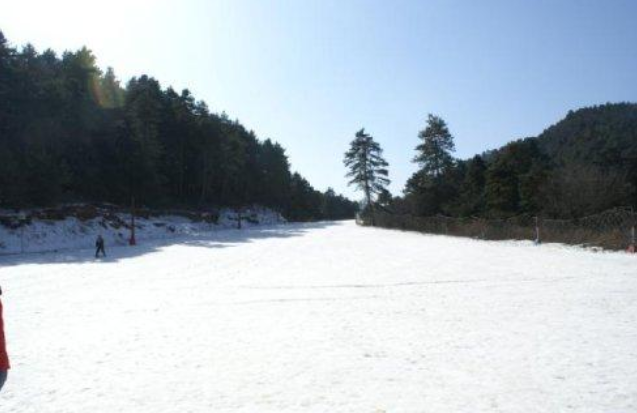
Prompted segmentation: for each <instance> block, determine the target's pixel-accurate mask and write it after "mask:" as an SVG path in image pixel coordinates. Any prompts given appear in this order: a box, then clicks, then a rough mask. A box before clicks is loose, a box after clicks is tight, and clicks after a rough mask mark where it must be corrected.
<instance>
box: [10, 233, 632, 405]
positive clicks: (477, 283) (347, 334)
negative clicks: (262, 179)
mask: <svg viewBox="0 0 637 413" xmlns="http://www.w3.org/2000/svg"><path fill="white" fill-rule="evenodd" d="M107 253H108V254H109V255H108V257H107V258H106V259H104V260H99V261H95V260H94V259H92V251H91V250H76V251H71V252H63V253H57V254H54V253H47V254H30V255H27V256H14V257H4V258H1V259H0V283H1V284H2V287H3V289H4V293H5V294H4V295H3V296H2V298H3V302H4V305H5V322H6V334H7V339H8V345H9V352H10V355H11V358H12V362H13V369H12V370H11V371H10V374H9V381H8V382H7V385H6V387H5V389H3V390H2V392H0V412H2V413H5V412H16V413H31V412H32V413H49V412H59V413H74V412H78V413H80V412H81V413H87V412H91V413H102V412H103V413H113V412H131V413H146V412H148V413H163V412H166V413H168V412H171V413H172V412H180V413H181V412H357V413H358V412H472V413H473V412H508V413H510V412H524V413H528V412H551V413H554V412H566V411H568V412H614V413H617V412H635V411H637V257H635V256H631V255H628V254H620V253H605V252H603V253H600V252H597V253H595V252H591V251H586V250H582V249H577V248H574V247H564V246H558V245H543V246H534V245H532V244H531V243H526V242H484V241H474V240H470V239H463V238H452V237H444V236H430V235H422V234H417V233H409V232H399V231H389V230H382V229H373V228H361V227H357V226H356V225H355V224H354V223H349V222H348V223H319V224H307V225H297V224H294V225H292V224H288V225H280V226H276V227H271V228H252V229H247V230H225V231H217V232H215V233H209V234H207V235H205V234H204V235H201V236H198V237H184V238H180V239H172V240H163V241H148V242H145V243H142V244H141V245H139V246H137V247H112V246H111V247H110V248H109V245H107Z"/></svg>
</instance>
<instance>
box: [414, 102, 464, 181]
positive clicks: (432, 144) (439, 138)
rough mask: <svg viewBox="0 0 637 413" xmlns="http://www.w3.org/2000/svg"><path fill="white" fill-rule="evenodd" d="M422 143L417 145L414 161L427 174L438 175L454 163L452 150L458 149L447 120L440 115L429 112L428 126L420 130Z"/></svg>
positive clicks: (419, 135)
mask: <svg viewBox="0 0 637 413" xmlns="http://www.w3.org/2000/svg"><path fill="white" fill-rule="evenodd" d="M418 138H419V139H420V140H422V143H421V144H420V145H418V146H416V151H417V152H418V153H417V155H416V157H415V158H414V162H416V163H418V165H420V167H421V169H422V171H423V172H424V174H425V175H428V176H431V177H438V176H440V175H442V174H443V173H444V172H445V169H447V168H449V167H450V166H452V165H453V156H452V155H451V153H452V152H454V151H455V150H456V147H455V145H454V143H453V136H451V133H449V128H447V124H446V123H445V121H444V120H443V119H442V118H440V117H439V116H436V115H432V114H429V115H428V116H427V127H426V128H425V129H424V130H422V131H420V132H418Z"/></svg>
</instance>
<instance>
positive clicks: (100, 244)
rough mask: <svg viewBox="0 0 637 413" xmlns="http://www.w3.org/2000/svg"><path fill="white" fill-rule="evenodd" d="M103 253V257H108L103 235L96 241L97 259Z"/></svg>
mask: <svg viewBox="0 0 637 413" xmlns="http://www.w3.org/2000/svg"><path fill="white" fill-rule="evenodd" d="M100 252H101V253H102V256H104V257H106V250H105V249H104V238H102V234H99V235H98V236H97V239H96V240H95V258H97V257H98V256H99V254H100Z"/></svg>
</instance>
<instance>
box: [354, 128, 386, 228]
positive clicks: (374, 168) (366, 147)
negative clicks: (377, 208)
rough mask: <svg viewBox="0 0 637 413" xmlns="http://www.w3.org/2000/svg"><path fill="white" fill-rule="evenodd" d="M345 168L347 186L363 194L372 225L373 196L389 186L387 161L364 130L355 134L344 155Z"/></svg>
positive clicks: (378, 146) (376, 144)
mask: <svg viewBox="0 0 637 413" xmlns="http://www.w3.org/2000/svg"><path fill="white" fill-rule="evenodd" d="M344 163H345V166H346V167H347V168H348V169H349V172H348V173H347V175H346V176H347V177H348V178H351V180H350V181H349V185H355V186H356V187H357V188H358V189H359V190H361V191H363V193H364V194H365V202H366V205H367V206H368V207H369V208H370V211H371V215H372V225H374V224H375V222H374V196H375V195H378V194H380V193H382V191H383V190H385V188H386V187H387V185H389V183H390V181H389V179H388V178H387V176H388V175H389V173H388V171H387V166H388V165H389V164H388V163H387V161H385V159H384V158H383V150H382V149H381V147H380V145H379V144H378V143H377V142H376V141H374V138H373V137H372V136H371V135H369V134H367V133H365V129H361V130H359V131H358V132H356V137H355V138H354V140H353V141H352V142H351V145H350V149H349V150H348V151H347V152H346V153H345V160H344Z"/></svg>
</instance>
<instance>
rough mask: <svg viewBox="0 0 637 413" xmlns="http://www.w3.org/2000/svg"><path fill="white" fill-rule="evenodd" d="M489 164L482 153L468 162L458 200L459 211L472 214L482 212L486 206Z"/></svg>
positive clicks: (465, 214)
mask: <svg viewBox="0 0 637 413" xmlns="http://www.w3.org/2000/svg"><path fill="white" fill-rule="evenodd" d="M486 170H487V165H486V163H485V162H484V160H483V159H482V157H481V156H480V155H476V156H474V157H473V158H471V159H470V160H469V161H467V163H466V170H465V174H464V178H463V180H462V184H461V186H460V194H459V200H458V213H459V215H462V216H470V215H475V214H479V213H481V212H482V211H483V210H484V208H485V202H484V185H485V181H486V177H485V175H486Z"/></svg>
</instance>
